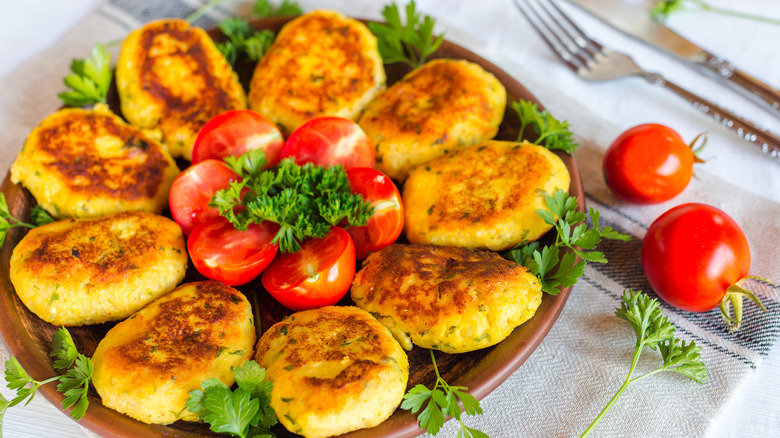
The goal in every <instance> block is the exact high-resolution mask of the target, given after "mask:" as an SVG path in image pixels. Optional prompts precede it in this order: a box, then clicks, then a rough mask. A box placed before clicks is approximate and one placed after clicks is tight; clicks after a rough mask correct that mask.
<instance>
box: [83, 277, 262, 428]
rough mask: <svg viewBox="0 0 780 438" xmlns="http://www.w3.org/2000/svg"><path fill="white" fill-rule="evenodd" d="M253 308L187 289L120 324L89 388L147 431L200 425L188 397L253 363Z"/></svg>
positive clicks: (229, 295)
mask: <svg viewBox="0 0 780 438" xmlns="http://www.w3.org/2000/svg"><path fill="white" fill-rule="evenodd" d="M256 339H257V337H256V335H255V328H254V322H253V320H252V310H251V308H250V305H249V302H248V301H247V299H246V298H245V297H244V295H242V294H241V293H240V292H239V291H237V290H235V289H233V288H232V287H230V286H226V285H224V284H223V283H219V282H216V281H204V282H197V283H187V284H183V285H181V286H179V287H178V288H177V289H176V290H175V291H173V292H171V293H170V294H168V295H166V296H164V297H162V298H159V299H157V300H156V301H154V302H152V303H150V304H149V305H148V306H146V307H144V308H143V309H142V310H140V311H138V312H137V313H135V314H134V315H133V316H131V317H130V318H128V319H126V320H124V321H122V322H120V323H118V324H117V325H115V326H114V327H113V328H112V329H111V330H109V331H108V333H106V336H105V338H103V340H102V341H100V343H99V344H98V346H97V348H96V349H95V354H94V355H93V356H92V363H93V364H94V367H95V371H94V373H93V375H92V384H93V385H94V386H95V389H96V390H97V393H98V394H99V395H100V398H101V399H102V400H103V404H104V405H105V406H107V407H109V408H111V409H114V410H116V411H119V412H121V413H123V414H126V415H128V416H130V417H132V418H135V419H136V420H139V421H142V422H144V423H153V424H169V423H173V422H174V421H176V420H187V421H196V420H197V419H198V415H197V414H195V413H192V412H190V411H189V410H188V409H186V408H185V405H184V403H185V402H186V401H187V399H188V398H189V392H190V391H192V390H195V389H200V388H201V386H200V384H201V382H203V381H204V380H208V379H210V378H212V377H215V378H217V379H219V380H221V381H222V382H223V383H224V384H225V385H227V386H232V385H233V383H235V379H234V377H233V368H235V367H236V366H239V365H241V364H243V363H244V362H245V361H247V360H249V359H251V358H252V353H253V347H254V343H255V340H256Z"/></svg>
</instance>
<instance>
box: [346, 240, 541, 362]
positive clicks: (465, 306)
mask: <svg viewBox="0 0 780 438" xmlns="http://www.w3.org/2000/svg"><path fill="white" fill-rule="evenodd" d="M352 299H353V300H354V301H355V303H356V304H357V306H358V307H360V308H362V309H365V310H367V311H369V312H371V314H372V315H374V316H375V317H376V318H377V319H378V320H379V322H381V323H382V324H384V325H385V326H387V328H389V329H390V332H391V333H393V335H394V336H395V337H396V339H398V341H399V342H400V343H401V345H402V346H403V347H404V348H406V349H407V350H409V349H411V348H412V343H414V344H415V345H418V346H420V347H424V348H434V349H437V350H441V351H444V352H447V353H464V352H467V351H472V350H477V349H480V348H485V347H489V346H491V345H494V344H497V343H499V342H501V341H502V340H504V339H505V338H506V337H507V336H509V334H510V333H511V332H512V330H513V329H514V328H515V327H517V326H519V325H520V324H522V323H524V322H525V321H527V320H528V319H530V318H531V317H532V316H533V315H534V313H535V312H536V309H537V308H538V307H539V304H541V302H542V291H541V286H540V284H539V281H538V279H537V278H536V277H535V276H534V275H531V274H530V273H528V272H527V271H526V269H525V268H524V267H522V266H520V265H518V264H516V263H513V262H510V261H508V260H505V259H503V258H501V257H500V256H499V255H498V254H496V253H493V252H489V251H475V250H471V249H466V248H453V247H441V246H432V245H399V244H393V245H390V246H387V247H385V248H383V249H381V250H379V251H378V252H375V253H373V254H371V255H369V256H368V258H367V259H366V261H365V262H364V264H363V268H362V269H361V270H360V271H359V272H358V273H357V274H356V275H355V280H354V282H353V283H352Z"/></svg>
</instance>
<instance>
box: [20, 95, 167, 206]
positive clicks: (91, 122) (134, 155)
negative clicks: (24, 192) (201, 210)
mask: <svg viewBox="0 0 780 438" xmlns="http://www.w3.org/2000/svg"><path fill="white" fill-rule="evenodd" d="M178 173H179V168H178V167H177V166H176V163H175V162H174V161H173V159H172V158H171V156H170V155H169V154H168V152H167V151H166V150H165V148H163V147H162V146H161V145H160V144H159V143H157V142H156V141H154V140H152V139H151V138H149V137H148V136H147V135H145V134H144V133H143V132H141V131H140V130H138V129H137V128H134V127H132V126H130V125H128V124H126V123H124V122H123V121H122V119H120V118H119V117H117V116H115V115H114V114H113V113H111V112H110V111H109V110H108V109H107V108H106V107H105V106H102V105H98V106H96V108H95V110H85V109H79V108H67V109H62V110H59V111H57V112H55V113H53V114H51V115H50V116H48V117H46V118H45V119H44V120H43V121H41V122H40V123H39V124H38V126H37V127H35V129H33V131H32V132H31V133H30V135H29V136H28V137H27V140H26V141H25V144H24V147H23V148H22V151H21V152H20V153H19V155H18V156H17V157H16V160H15V161H14V163H13V165H11V181H12V182H14V183H21V184H22V185H24V186H25V187H27V189H28V190H29V191H30V193H32V195H33V196H34V197H35V199H36V201H38V204H39V205H40V206H42V207H43V208H45V209H46V210H47V211H48V212H49V213H51V214H52V216H54V217H57V218H64V217H97V216H102V215H104V214H109V213H115V212H119V211H129V210H144V211H151V212H155V213H160V212H162V210H163V208H164V207H165V206H166V205H167V204H168V189H169V188H170V187H171V183H172V182H173V179H174V178H176V175H178Z"/></svg>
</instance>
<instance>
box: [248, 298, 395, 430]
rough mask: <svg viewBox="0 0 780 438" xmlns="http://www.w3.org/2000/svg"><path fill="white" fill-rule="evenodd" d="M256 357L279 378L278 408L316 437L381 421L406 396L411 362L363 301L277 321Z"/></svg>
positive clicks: (292, 426) (274, 395) (290, 423)
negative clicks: (359, 306)
mask: <svg viewBox="0 0 780 438" xmlns="http://www.w3.org/2000/svg"><path fill="white" fill-rule="evenodd" d="M255 360H256V361H257V363H259V364H260V366H261V367H263V368H265V369H266V378H267V379H269V380H270V381H272V382H273V384H274V388H273V391H272V392H271V407H272V408H274V410H275V411H276V415H277V417H278V419H279V422H280V423H282V424H283V425H284V426H285V427H286V428H287V429H288V430H289V431H291V432H294V433H297V434H300V435H303V436H305V437H308V438H316V437H327V436H333V435H340V434H342V433H346V432H349V431H352V430H357V429H362V428H366V427H372V426H375V425H377V424H379V423H381V422H382V421H384V420H385V419H386V418H388V417H389V416H390V415H391V414H392V413H393V411H395V408H396V407H397V406H398V404H399V403H400V402H401V399H402V398H403V395H404V392H405V391H406V383H407V380H408V378H409V364H408V360H407V357H406V353H404V351H403V349H401V346H400V345H398V342H396V340H395V339H393V336H392V335H391V334H390V333H389V332H388V331H387V329H386V328H385V327H384V326H382V324H380V323H379V322H377V321H376V320H375V319H374V318H373V317H372V316H371V315H369V314H368V313H367V312H365V311H363V310H360V309H358V308H356V307H335V306H330V307H322V308H319V309H314V310H306V311H303V312H298V313H295V314H293V315H291V316H289V317H287V318H286V319H285V320H283V321H281V322H279V323H277V324H275V325H274V326H272V327H271V328H269V329H268V331H266V332H265V334H263V336H262V337H261V338H260V341H258V343H257V352H256V354H255Z"/></svg>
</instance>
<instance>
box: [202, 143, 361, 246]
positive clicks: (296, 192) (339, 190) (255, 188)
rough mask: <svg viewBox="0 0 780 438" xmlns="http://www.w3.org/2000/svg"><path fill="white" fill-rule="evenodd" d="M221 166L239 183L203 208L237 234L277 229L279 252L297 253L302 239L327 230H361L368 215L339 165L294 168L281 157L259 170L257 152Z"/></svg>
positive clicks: (262, 160)
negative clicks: (254, 227) (263, 226)
mask: <svg viewBox="0 0 780 438" xmlns="http://www.w3.org/2000/svg"><path fill="white" fill-rule="evenodd" d="M225 162H226V163H227V164H228V167H230V168H231V170H233V171H234V172H236V173H237V174H238V175H239V176H240V177H241V178H240V179H239V180H238V181H235V182H233V183H231V184H230V186H229V187H228V188H226V189H223V190H220V191H219V192H217V193H216V194H215V195H214V197H213V198H212V200H211V202H210V203H209V205H210V206H212V207H215V208H217V209H218V210H219V213H220V214H221V215H222V216H224V217H225V218H226V219H228V220H229V221H230V223H232V224H233V226H234V227H236V229H238V230H245V229H246V228H247V227H248V226H249V224H251V223H262V222H263V221H271V222H274V223H277V224H279V226H280V227H281V228H280V229H279V232H278V233H277V234H276V236H275V237H274V239H273V241H272V242H273V243H275V244H278V245H279V250H280V251H281V252H283V253H286V252H296V251H298V250H300V249H301V246H300V242H301V241H303V240H304V239H306V238H309V237H313V238H320V237H323V236H325V234H327V233H328V231H330V227H331V226H337V225H338V226H341V227H351V226H362V225H365V224H366V222H368V219H369V218H370V217H371V214H372V212H373V208H371V205H370V203H368V202H366V201H365V200H364V199H363V197H362V196H360V195H358V194H355V193H352V189H351V188H350V185H349V179H347V174H346V172H345V171H344V168H343V167H342V166H330V167H322V166H316V165H314V164H312V163H307V164H305V165H303V166H300V165H298V164H295V161H294V159H293V158H286V159H284V160H282V161H281V162H280V163H279V165H278V166H276V167H274V168H272V169H270V170H263V167H264V166H265V164H266V160H265V154H264V152H263V151H262V149H255V150H251V151H249V152H247V153H246V154H244V155H242V156H240V157H228V158H225ZM236 207H239V208H236Z"/></svg>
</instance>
